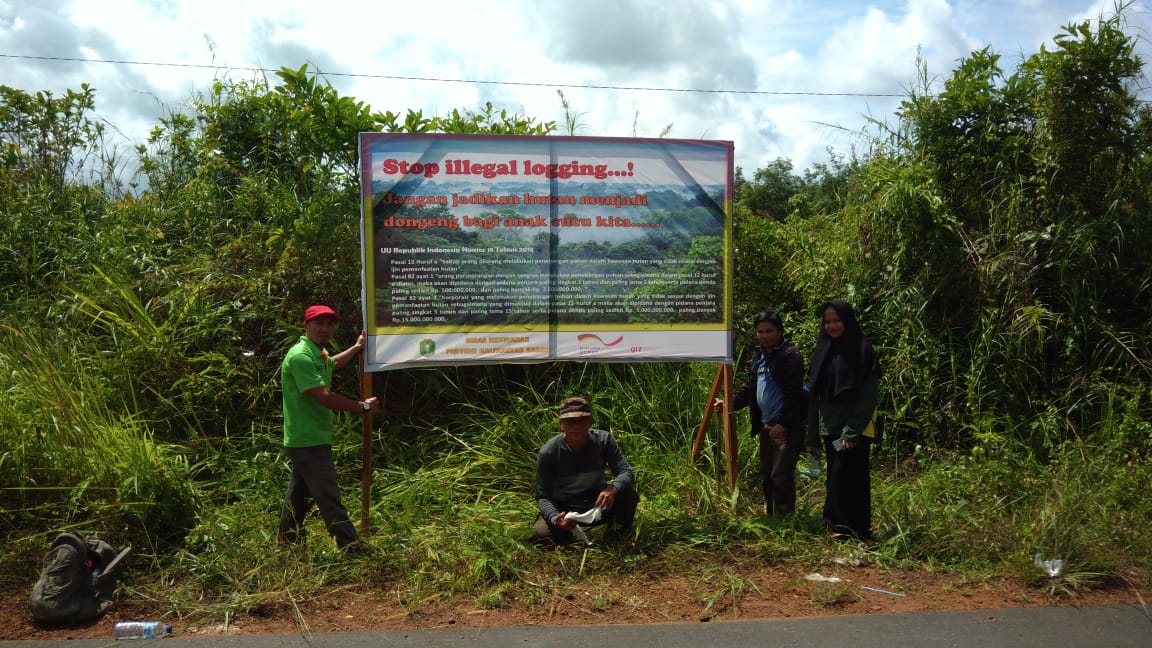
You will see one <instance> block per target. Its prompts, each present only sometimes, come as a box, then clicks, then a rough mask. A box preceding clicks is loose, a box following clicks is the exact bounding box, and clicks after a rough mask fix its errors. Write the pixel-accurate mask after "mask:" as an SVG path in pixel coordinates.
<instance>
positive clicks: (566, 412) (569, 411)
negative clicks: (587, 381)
mask: <svg viewBox="0 0 1152 648" xmlns="http://www.w3.org/2000/svg"><path fill="white" fill-rule="evenodd" d="M585 416H592V406H591V405H589V404H588V401H587V400H585V399H583V398H580V397H579V396H573V397H572V398H565V399H564V402H563V403H560V418H562V419H571V418H584V417H585Z"/></svg>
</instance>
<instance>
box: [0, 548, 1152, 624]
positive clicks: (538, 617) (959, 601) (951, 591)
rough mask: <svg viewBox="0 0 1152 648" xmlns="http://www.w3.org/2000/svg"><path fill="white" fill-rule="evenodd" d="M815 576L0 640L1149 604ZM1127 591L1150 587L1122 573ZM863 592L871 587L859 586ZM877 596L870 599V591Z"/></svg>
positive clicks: (590, 587) (332, 601)
mask: <svg viewBox="0 0 1152 648" xmlns="http://www.w3.org/2000/svg"><path fill="white" fill-rule="evenodd" d="M834 567H835V568H834V569H827V570H825V571H824V572H823V573H822V574H819V575H820V576H822V577H824V578H838V579H840V580H839V581H838V582H829V581H820V580H810V578H815V573H804V572H798V571H788V570H791V569H792V567H783V566H782V567H777V568H768V569H766V570H764V571H763V572H757V571H756V570H755V569H748V570H746V571H745V573H737V572H734V571H733V570H732V569H729V570H727V571H726V572H725V573H724V575H722V576H719V575H718V576H717V577H716V579H715V580H714V581H712V582H706V581H702V580H701V579H700V578H694V579H692V580H689V579H688V578H686V577H683V576H675V575H670V576H667V577H665V578H661V579H659V580H649V579H639V578H635V577H629V576H626V575H624V576H620V575H617V576H615V577H614V578H610V577H608V576H605V577H603V578H602V579H590V580H587V581H584V582H583V583H582V584H581V587H579V588H565V589H564V590H563V593H559V592H560V588H552V587H548V586H547V584H544V583H540V584H536V585H534V586H538V587H539V593H538V595H531V596H529V597H528V598H530V599H531V600H524V598H525V597H523V596H522V597H521V599H520V600H502V598H501V597H495V599H496V600H492V597H486V598H485V599H483V600H481V599H474V598H461V597H456V598H453V599H447V598H441V597H437V596H432V597H429V598H426V599H424V600H421V601H418V602H415V603H411V602H410V603H409V604H408V605H404V604H403V603H402V602H401V601H400V600H399V597H398V595H397V593H396V589H394V588H393V589H391V590H389V589H388V588H387V586H371V587H364V588H362V589H361V588H358V587H348V586H345V587H344V588H341V589H337V590H334V591H331V592H328V593H325V594H324V595H323V596H316V597H313V598H309V599H305V600H296V601H295V602H291V601H288V600H286V599H285V600H282V601H280V602H270V603H264V604H261V605H258V606H256V607H254V608H253V609H252V610H251V611H250V612H249V613H246V614H243V615H237V616H232V617H230V618H227V619H225V618H220V617H219V616H216V617H211V616H205V615H202V614H189V615H187V616H184V617H174V616H172V615H164V614H163V612H164V611H165V610H168V609H170V606H165V605H162V604H160V603H156V602H149V601H144V600H132V599H119V600H117V602H116V605H115V606H114V607H113V608H112V610H111V611H110V612H109V613H108V614H107V615H106V616H105V617H104V618H101V619H99V620H96V621H91V622H88V623H84V624H80V625H74V626H69V627H52V626H41V625H37V624H35V623H33V621H32V619H31V617H30V616H29V615H28V599H27V594H23V595H17V594H6V595H4V596H3V597H2V598H0V640H16V639H39V640H64V639H98V638H110V637H111V636H112V624H113V623H114V622H116V621H118V620H125V619H162V620H164V621H166V622H167V623H171V624H172V625H173V627H174V633H175V634H176V635H183V636H204V635H245V634H284V633H307V632H311V633H321V632H343V631H362V630H414V629H436V628H479V627H495V626H523V625H538V624H549V625H561V624H643V623H665V622H701V623H703V622H708V621H712V620H748V619H772V618H791V617H805V616H820V615H836V614H884V613H899V612H926V611H942V610H973V609H993V608H1008V607H1038V606H1067V607H1073V606H1088V605H1113V604H1127V605H1139V606H1141V607H1144V606H1145V605H1146V604H1152V590H1150V589H1149V588H1148V587H1147V586H1146V585H1144V586H1140V587H1132V586H1124V585H1118V586H1114V587H1110V588H1105V589H1097V590H1093V591H1088V592H1078V593H1076V594H1075V595H1074V596H1072V597H1069V596H1060V597H1054V596H1050V595H1048V594H1047V593H1046V592H1045V590H1044V589H1043V588H1035V587H1029V586H1027V585H1025V584H1023V583H1021V582H1020V581H1019V579H1011V578H1004V579H993V580H980V581H970V580H965V579H963V578H961V577H957V576H955V575H945V574H938V573H930V572H922V571H916V572H911V571H907V572H905V571H893V570H890V569H882V568H878V567H877V566H875V565H864V566H851V565H839V564H837V565H834ZM1128 579H1129V580H1130V581H1131V582H1136V583H1144V584H1147V583H1148V582H1149V578H1148V574H1147V573H1144V572H1136V571H1133V572H1131V573H1130V574H1128ZM866 588H874V589H866ZM877 590H880V591H877Z"/></svg>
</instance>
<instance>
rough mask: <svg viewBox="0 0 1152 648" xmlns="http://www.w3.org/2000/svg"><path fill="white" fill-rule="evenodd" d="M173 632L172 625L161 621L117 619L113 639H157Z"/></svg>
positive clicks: (113, 629) (113, 628)
mask: <svg viewBox="0 0 1152 648" xmlns="http://www.w3.org/2000/svg"><path fill="white" fill-rule="evenodd" d="M170 632H172V626H170V625H168V624H166V623H162V622H160V621H117V622H116V625H115V626H113V627H112V638H113V639H155V638H157V637H163V636H164V635H166V634H168V633H170Z"/></svg>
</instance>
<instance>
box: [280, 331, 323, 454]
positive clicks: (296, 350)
mask: <svg viewBox="0 0 1152 648" xmlns="http://www.w3.org/2000/svg"><path fill="white" fill-rule="evenodd" d="M335 366H336V361H335V360H333V359H332V358H330V357H328V354H327V352H326V351H324V350H323V349H321V348H320V347H318V346H316V344H315V343H314V342H312V340H309V339H308V338H307V337H306V336H303V335H301V336H300V341H299V342H297V343H296V344H294V345H293V346H292V348H291V349H288V354H287V355H285V356H284V362H282V363H281V364H280V387H281V389H282V390H283V392H284V446H285V447H288V448H309V447H312V446H318V445H331V444H332V427H333V422H334V421H335V419H336V413H335V412H333V411H332V410H330V409H328V408H327V407H324V406H323V405H321V404H320V403H319V402H317V401H316V399H315V398H312V397H311V396H310V395H308V394H305V393H304V392H306V391H308V390H309V389H315V388H316V387H321V386H324V387H328V388H331V386H332V370H333V368H335Z"/></svg>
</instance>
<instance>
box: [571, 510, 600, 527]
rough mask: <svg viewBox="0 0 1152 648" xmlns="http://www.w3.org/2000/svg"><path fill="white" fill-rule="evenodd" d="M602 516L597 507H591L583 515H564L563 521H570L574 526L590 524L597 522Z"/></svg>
mask: <svg viewBox="0 0 1152 648" xmlns="http://www.w3.org/2000/svg"><path fill="white" fill-rule="evenodd" d="M603 515H604V511H602V510H600V507H599V506H593V507H592V508H590V509H588V510H587V511H584V512H583V513H566V514H565V515H564V519H565V520H572V521H573V522H575V523H576V524H592V523H593V522H599V521H600V518H601V517H603Z"/></svg>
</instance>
